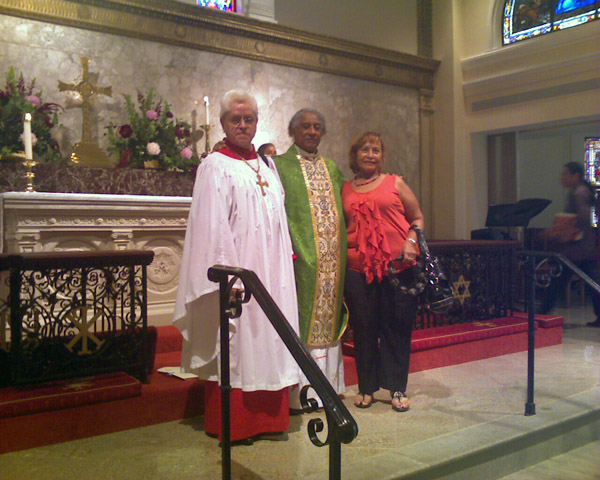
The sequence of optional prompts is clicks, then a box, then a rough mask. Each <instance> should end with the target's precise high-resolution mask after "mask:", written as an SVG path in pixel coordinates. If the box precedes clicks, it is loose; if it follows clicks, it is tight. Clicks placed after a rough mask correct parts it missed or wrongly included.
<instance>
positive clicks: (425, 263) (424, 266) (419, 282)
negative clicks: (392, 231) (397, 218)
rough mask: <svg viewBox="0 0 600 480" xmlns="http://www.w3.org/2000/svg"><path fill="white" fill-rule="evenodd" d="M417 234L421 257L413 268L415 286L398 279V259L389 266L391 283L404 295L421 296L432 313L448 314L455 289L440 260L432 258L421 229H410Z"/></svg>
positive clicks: (399, 258) (412, 227) (413, 227)
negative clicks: (396, 265)
mask: <svg viewBox="0 0 600 480" xmlns="http://www.w3.org/2000/svg"><path fill="white" fill-rule="evenodd" d="M410 228H411V229H413V230H414V231H415V232H417V244H418V245H419V250H420V251H421V255H419V256H418V257H417V263H416V264H415V265H414V266H413V267H412V268H413V271H414V272H415V275H414V278H415V283H414V285H408V286H406V285H401V284H400V281H399V280H398V279H397V278H396V276H395V275H396V269H395V267H394V262H396V261H401V260H402V257H398V258H397V259H396V260H394V261H393V262H390V264H389V266H388V273H389V278H390V283H391V284H392V286H393V287H394V288H396V289H397V290H399V291H400V293H402V294H404V295H410V296H419V297H421V301H422V302H423V304H424V306H425V308H426V309H427V310H429V311H430V312H432V313H446V312H447V311H448V310H449V309H450V307H451V306H452V304H453V303H454V288H452V285H451V284H450V282H449V281H448V279H447V278H446V275H444V272H442V269H441V267H440V265H439V262H438V259H437V258H436V257H433V256H431V253H429V247H427V242H426V241H425V236H424V235H423V232H422V231H421V229H420V228H419V227H416V226H414V225H411V227H410Z"/></svg>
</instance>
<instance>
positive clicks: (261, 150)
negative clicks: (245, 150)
mask: <svg viewBox="0 0 600 480" xmlns="http://www.w3.org/2000/svg"><path fill="white" fill-rule="evenodd" d="M257 152H258V154H259V155H261V156H264V155H266V156H268V157H274V156H275V155H277V149H276V148H275V145H273V144H272V143H263V144H262V145H261V146H260V147H258V150H257Z"/></svg>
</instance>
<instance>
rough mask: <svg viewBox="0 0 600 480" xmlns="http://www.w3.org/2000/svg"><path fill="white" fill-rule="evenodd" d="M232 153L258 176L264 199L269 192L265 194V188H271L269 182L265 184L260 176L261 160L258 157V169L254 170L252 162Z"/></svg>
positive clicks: (258, 183)
mask: <svg viewBox="0 0 600 480" xmlns="http://www.w3.org/2000/svg"><path fill="white" fill-rule="evenodd" d="M231 153H233V154H234V155H235V156H236V157H238V158H239V159H240V160H242V161H243V162H244V163H245V164H246V165H248V166H249V167H250V168H251V169H252V171H253V172H254V173H255V174H256V184H257V185H258V186H259V187H260V191H261V192H262V194H263V197H264V196H266V195H267V192H265V187H268V186H269V182H267V181H264V182H263V179H262V176H261V175H260V158H258V157H257V159H256V164H257V167H256V168H254V167H253V166H252V165H251V164H250V162H249V161H248V160H246V159H245V158H244V157H242V156H240V155H238V154H237V153H235V152H231Z"/></svg>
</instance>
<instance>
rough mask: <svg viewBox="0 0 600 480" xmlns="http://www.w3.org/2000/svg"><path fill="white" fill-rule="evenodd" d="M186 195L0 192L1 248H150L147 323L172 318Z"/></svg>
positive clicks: (188, 200)
mask: <svg viewBox="0 0 600 480" xmlns="http://www.w3.org/2000/svg"><path fill="white" fill-rule="evenodd" d="M190 203H191V197H168V196H160V197H159V196H146V195H103V194H78V193H25V192H23V193H21V192H6V193H2V194H0V227H1V229H2V232H1V233H2V234H1V235H0V251H1V252H3V253H17V252H56V251H101V250H152V251H153V252H154V261H153V262H152V263H151V264H150V265H149V266H148V320H149V321H148V323H149V324H150V325H166V324H169V323H170V322H171V317H172V312H173V304H174V302H175V294H176V290H177V284H178V279H179V266H180V263H181V255H182V252H183V241H184V237H185V229H186V223H187V217H188V211H189V207H190Z"/></svg>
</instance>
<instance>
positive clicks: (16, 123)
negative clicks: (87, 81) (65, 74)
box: [0, 67, 63, 161]
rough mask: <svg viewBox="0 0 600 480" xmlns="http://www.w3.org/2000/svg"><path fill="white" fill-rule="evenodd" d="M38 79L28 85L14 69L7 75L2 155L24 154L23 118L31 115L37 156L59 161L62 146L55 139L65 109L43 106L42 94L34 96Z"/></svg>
mask: <svg viewBox="0 0 600 480" xmlns="http://www.w3.org/2000/svg"><path fill="white" fill-rule="evenodd" d="M34 88H35V79H34V80H32V81H31V83H29V84H27V83H26V82H25V80H24V79H23V74H22V73H21V74H20V75H19V76H18V78H17V75H16V73H15V70H14V69H13V68H12V67H11V68H9V69H8V73H7V74H6V85H5V86H4V89H3V90H0V156H1V157H7V156H10V155H11V154H14V153H17V152H22V151H23V150H24V149H25V146H24V139H23V117H24V116H25V114H26V113H31V117H32V119H31V133H32V135H31V139H32V141H31V143H32V145H33V153H34V156H36V157H38V158H40V159H43V160H45V161H56V160H60V158H61V155H60V147H59V145H58V142H57V141H56V140H55V139H54V138H53V137H52V129H53V128H54V127H56V126H57V125H58V112H59V111H61V110H63V107H61V106H60V105H58V104H57V103H43V102H42V94H41V92H36V93H35V94H34V91H33V90H34Z"/></svg>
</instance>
